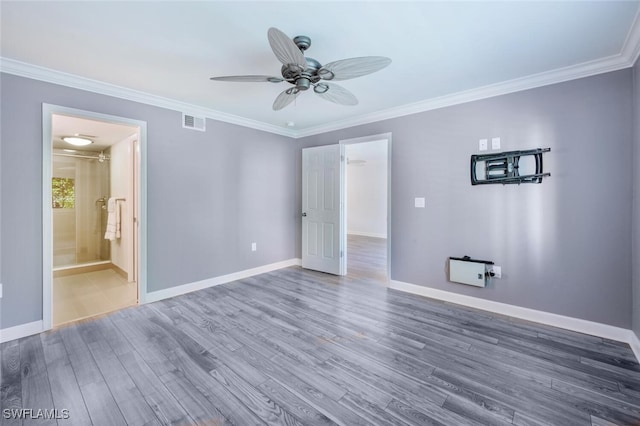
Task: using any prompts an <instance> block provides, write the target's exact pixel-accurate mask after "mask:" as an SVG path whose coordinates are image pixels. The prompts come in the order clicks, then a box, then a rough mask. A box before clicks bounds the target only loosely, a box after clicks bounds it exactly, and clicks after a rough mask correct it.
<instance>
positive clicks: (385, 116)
mask: <svg viewBox="0 0 640 426" xmlns="http://www.w3.org/2000/svg"><path fill="white" fill-rule="evenodd" d="M638 56H640V10H639V11H638V13H636V17H635V18H634V22H633V25H632V26H631V29H630V30H629V33H628V34H627V38H626V39H625V42H624V45H623V48H622V50H621V52H620V53H619V54H616V55H613V56H609V57H606V58H602V59H598V60H594V61H588V62H583V63H580V64H576V65H571V66H568V67H564V68H558V69H555V70H551V71H545V72H542V73H538V74H533V75H530V76H526V77H521V78H516V79H513V80H508V81H504V82H500V83H495V84H490V85H487V86H482V87H478V88H475V89H470V90H465V91H462V92H457V93H453V94H450V95H445V96H440V97H437V98H431V99H427V100H424V101H419V102H414V103H411V104H407V105H402V106H398V107H394V108H389V109H385V110H382V111H376V112H373V113H369V114H364V115H359V116H356V117H351V118H347V119H344V120H339V121H334V122H332V123H328V124H322V125H319V126H314V127H310V128H307V129H299V130H297V129H288V128H282V127H279V126H275V125H273V124H269V123H264V122H261V121H257V120H252V119H249V118H244V117H240V116H237V115H233V114H228V113H225V112H221V111H216V110H212V109H208V108H203V107H200V106H197V105H193V104H188V103H185V102H181V101H177V100H173V99H168V98H164V97H161V96H156V95H152V94H149V93H145V92H141V91H137V90H134V89H128V88H126V87H121V86H116V85H113V84H109V83H105V82H101V81H98V80H92V79H88V78H85V77H80V76H77V75H74V74H68V73H64V72H61V71H55V70H52V69H49V68H44V67H40V66H37V65H32V64H28V63H25V62H20V61H16V60H13V59H9V58H3V57H0V71H1V72H5V73H8V74H14V75H18V76H21V77H27V78H32V79H35V80H41V81H46V82H49V83H54V84H60V85H63V86H67V87H73V88H76V89H81V90H87V91H90V92H94V93H100V94H103V95H108V96H114V97H117V98H121V99H126V100H130V101H134V102H140V103H143V104H147V105H153V106H157V107H161V108H166V109H170V110H175V111H181V112H186V113H189V114H193V115H196V116H200V117H206V118H210V119H212V120H218V121H223V122H226V123H231V124H236V125H239V126H244V127H249V128H252V129H256V130H262V131H265V132H269V133H274V134H278V135H282V136H287V137H290V138H294V139H298V138H303V137H307V136H313V135H317V134H322V133H327V132H331V131H335V130H340V129H345V128H349V127H355V126H360V125H363V124H369V123H373V122H377V121H383V120H389V119H393V118H398V117H403V116H407V115H412V114H417V113H421V112H425V111H430V110H434V109H439V108H444V107H448V106H453V105H458V104H463V103H467V102H472V101H477V100H481V99H487V98H492V97H495V96H500V95H506V94H509V93H514V92H520V91H523V90H529V89H534V88H537V87H543V86H548V85H552V84H557V83H562V82H566V81H570V80H575V79H579V78H584V77H590V76H593V75H598V74H603V73H607V72H612V71H617V70H620V69H624V68H629V67H632V66H633V65H634V64H635V62H636V61H637V60H638Z"/></svg>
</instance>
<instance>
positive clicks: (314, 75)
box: [281, 36, 322, 90]
mask: <svg viewBox="0 0 640 426" xmlns="http://www.w3.org/2000/svg"><path fill="white" fill-rule="evenodd" d="M299 37H302V36H299ZM305 59H306V60H307V68H306V69H304V70H303V71H300V67H298V66H297V65H296V64H288V65H283V66H282V69H281V73H282V77H283V78H284V79H285V80H287V81H289V82H290V83H291V84H295V86H296V87H297V88H298V89H299V90H307V89H308V88H309V87H310V86H311V84H315V83H317V82H318V81H320V80H321V77H320V76H319V75H318V70H319V69H320V68H322V65H321V64H320V62H318V61H317V60H315V59H313V58H305Z"/></svg>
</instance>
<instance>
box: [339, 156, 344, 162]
mask: <svg viewBox="0 0 640 426" xmlns="http://www.w3.org/2000/svg"><path fill="white" fill-rule="evenodd" d="M340 161H342V162H343V163H344V155H341V156H340Z"/></svg>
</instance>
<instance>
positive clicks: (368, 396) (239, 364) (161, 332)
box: [0, 267, 640, 426]
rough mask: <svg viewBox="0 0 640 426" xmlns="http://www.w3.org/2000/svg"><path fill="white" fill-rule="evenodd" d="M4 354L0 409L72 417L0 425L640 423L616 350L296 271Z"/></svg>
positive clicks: (628, 373) (634, 375)
mask: <svg viewBox="0 0 640 426" xmlns="http://www.w3.org/2000/svg"><path fill="white" fill-rule="evenodd" d="M0 350H1V355H2V360H1V361H2V363H1V365H2V372H1V378H2V384H1V393H0V405H1V408H2V410H3V411H2V412H1V413H2V414H4V413H5V411H4V410H5V409H12V408H13V409H20V408H25V409H33V410H34V412H33V413H36V410H37V409H53V408H55V409H57V410H68V414H69V418H68V419H59V420H55V419H54V420H51V421H45V420H43V419H39V420H37V421H32V420H24V421H22V420H19V419H7V418H4V417H5V416H4V415H2V418H1V419H0V421H1V422H2V425H5V424H6V425H22V424H24V425H31V424H38V425H40V424H47V425H50V424H51V425H55V424H58V425H76V424H77V425H90V424H93V425H103V424H104V425H160V424H179V425H190V424H193V425H223V424H235V425H258V424H260V425H261V424H284V425H330V424H340V425H347V426H353V425H378V424H380V425H431V424H434V425H477V424H491V425H507V424H517V425H563V426H564V425H609V424H618V425H633V424H640V366H639V365H638V363H637V362H636V360H635V358H634V356H633V353H632V352H631V350H630V348H629V346H628V345H626V344H622V343H618V342H614V341H609V340H604V339H601V338H597V337H592V336H587V335H582V334H579V333H574V332H569V331H564V330H560V329H556V328H553V327H548V326H542V325H537V324H533V323H528V322H524V321H519V320H515V319H511V318H507V317H500V316H496V315H490V314H488V313H486V312H482V311H477V310H473V309H470V308H465V307H460V306H456V305H453V304H448V303H442V302H438V301H433V300H430V299H426V298H422V297H419V296H414V295H409V294H405V293H401V292H397V291H395V290H388V289H386V288H384V287H383V286H382V285H372V280H371V279H370V278H364V279H363V278H360V277H358V276H347V277H335V276H331V275H326V274H322V273H317V272H312V271H306V270H303V269H301V268H298V267H292V268H287V269H282V270H279V271H275V272H272V273H268V274H263V275H260V276H256V277H252V278H248V279H244V280H241V281H237V282H234V283H229V284H226V285H221V286H218V287H213V288H209V289H206V290H202V291H198V292H194V293H190V294H187V295H184V296H180V297H176V298H172V299H168V300H164V301H160V302H156V303H152V304H147V305H143V306H139V307H133V308H127V309H124V310H122V311H119V312H116V313H114V314H110V315H107V316H103V317H100V318H96V319H94V320H91V321H84V322H81V323H76V324H73V325H70V326H67V327H64V328H60V329H57V330H54V331H51V332H47V333H42V334H40V335H35V336H31V337H26V338H23V339H20V340H16V341H12V342H8V343H5V344H3V345H1V346H0ZM58 414H60V412H59V413H58Z"/></svg>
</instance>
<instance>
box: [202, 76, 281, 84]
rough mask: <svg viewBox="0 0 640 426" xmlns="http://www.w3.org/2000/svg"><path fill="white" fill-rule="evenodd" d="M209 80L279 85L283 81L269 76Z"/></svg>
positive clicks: (214, 78)
mask: <svg viewBox="0 0 640 426" xmlns="http://www.w3.org/2000/svg"><path fill="white" fill-rule="evenodd" d="M210 80H216V81H237V82H241V83H244V82H262V83H264V82H269V83H280V82H283V81H284V79H283V78H280V77H271V76H269V75H227V76H223V77H211V78H210Z"/></svg>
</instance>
